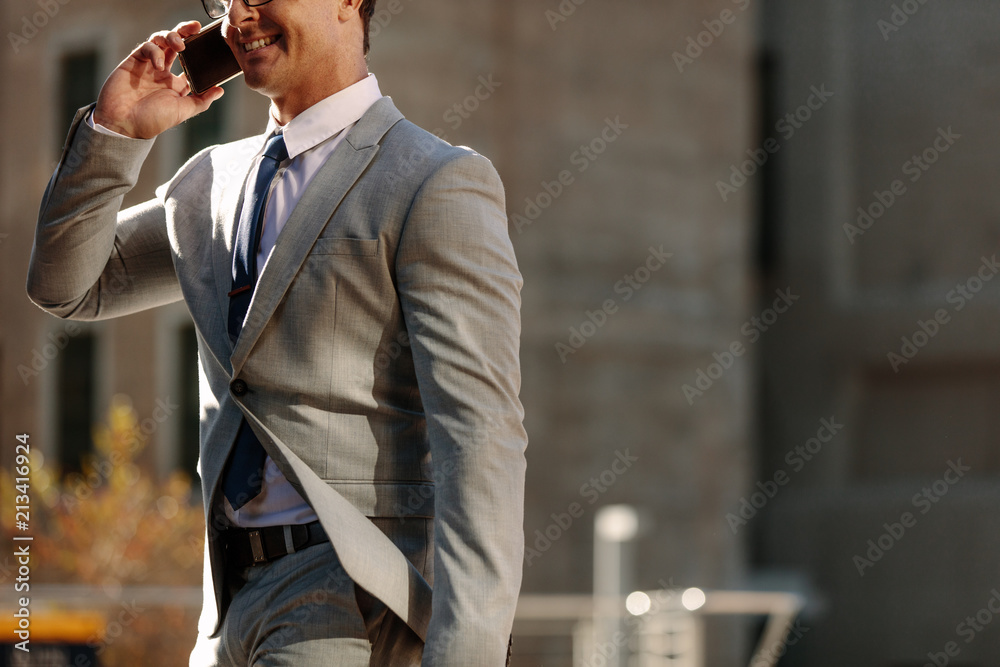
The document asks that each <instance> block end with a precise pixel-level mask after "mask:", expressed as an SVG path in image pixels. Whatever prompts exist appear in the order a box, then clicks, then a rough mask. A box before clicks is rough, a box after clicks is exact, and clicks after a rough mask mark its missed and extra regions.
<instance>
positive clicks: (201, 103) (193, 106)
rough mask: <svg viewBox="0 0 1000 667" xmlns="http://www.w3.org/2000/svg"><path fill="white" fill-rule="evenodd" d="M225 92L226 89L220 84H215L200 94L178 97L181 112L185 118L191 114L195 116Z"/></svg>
mask: <svg viewBox="0 0 1000 667" xmlns="http://www.w3.org/2000/svg"><path fill="white" fill-rule="evenodd" d="M225 93H226V91H225V90H224V89H223V88H222V87H221V86H215V87H213V88H209V89H208V90H206V91H205V92H203V93H202V94H200V95H195V94H193V93H192V94H191V95H187V96H185V97H182V98H181V99H180V104H181V113H182V115H183V116H184V118H185V120H186V119H188V118H191V117H192V116H197V115H198V114H200V113H202V112H203V111H205V110H206V109H208V107H210V106H212V103H213V102H215V101H216V100H218V99H219V98H221V97H222V96H223V95H224V94H225Z"/></svg>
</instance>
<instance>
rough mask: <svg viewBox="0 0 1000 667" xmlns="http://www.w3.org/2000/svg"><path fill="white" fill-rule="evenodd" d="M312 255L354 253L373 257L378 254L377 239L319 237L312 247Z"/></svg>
mask: <svg viewBox="0 0 1000 667" xmlns="http://www.w3.org/2000/svg"><path fill="white" fill-rule="evenodd" d="M312 254H313V255H356V256H360V257H374V256H375V255H377V254H378V239H344V238H326V237H320V238H319V239H317V240H316V244H315V245H314V246H313V249H312Z"/></svg>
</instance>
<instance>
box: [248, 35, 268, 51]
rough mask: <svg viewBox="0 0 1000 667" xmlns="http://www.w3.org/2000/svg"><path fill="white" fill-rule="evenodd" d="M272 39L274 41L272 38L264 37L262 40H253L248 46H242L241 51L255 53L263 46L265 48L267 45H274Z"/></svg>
mask: <svg viewBox="0 0 1000 667" xmlns="http://www.w3.org/2000/svg"><path fill="white" fill-rule="evenodd" d="M274 39H275V38H274V37H265V38H263V39H257V40H254V41H252V42H250V43H249V44H244V45H243V50H244V51H256V50H257V49H261V48H263V47H265V46H267V45H269V44H273V43H274Z"/></svg>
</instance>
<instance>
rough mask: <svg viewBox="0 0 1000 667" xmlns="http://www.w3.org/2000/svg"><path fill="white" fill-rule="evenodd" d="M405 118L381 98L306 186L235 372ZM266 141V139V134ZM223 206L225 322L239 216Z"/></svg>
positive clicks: (260, 292)
mask: <svg viewBox="0 0 1000 667" xmlns="http://www.w3.org/2000/svg"><path fill="white" fill-rule="evenodd" d="M402 119H403V114H401V113H400V112H399V110H398V109H396V106H395V105H394V104H393V103H392V100H391V99H390V98H388V97H383V98H382V99H380V100H379V101H377V102H376V103H375V104H373V105H372V106H371V108H370V109H368V111H367V112H365V114H364V115H363V116H362V117H361V119H360V120H359V121H358V122H357V124H356V125H355V126H354V127H353V128H351V130H350V131H349V132H348V134H347V136H346V137H345V139H344V141H343V143H341V144H340V146H338V147H337V148H336V150H334V152H333V154H332V155H331V156H330V159H329V160H328V161H327V163H326V164H325V165H324V166H323V167H322V168H321V169H320V171H319V172H318V173H317V174H316V176H315V177H314V178H313V180H312V182H311V183H310V184H309V187H308V188H306V191H305V193H303V195H302V198H301V199H300V200H299V202H298V203H297V204H296V206H295V208H294V210H293V211H292V213H291V215H290V216H289V218H288V222H286V223H285V226H284V228H283V229H282V230H281V234H280V235H279V236H278V241H277V242H276V243H275V246H274V249H273V250H272V251H271V256H270V258H269V259H268V261H267V264H266V265H265V267H264V270H263V271H262V272H261V275H260V277H259V279H258V281H257V287H256V289H255V290H254V295H253V300H252V301H251V302H250V308H249V310H248V311H247V319H246V322H245V323H244V325H243V330H242V332H241V333H240V337H239V339H238V340H237V341H236V346H235V349H233V352H232V356H231V358H230V361H231V363H232V374H233V377H235V376H236V375H237V374H238V373H239V371H240V369H241V368H242V366H243V364H244V363H245V362H246V359H247V356H248V355H249V353H250V350H251V349H253V346H254V344H255V343H256V342H257V340H258V339H259V338H260V334H261V332H262V331H263V329H264V326H265V325H266V324H267V321H268V320H269V319H270V318H271V316H272V315H273V314H274V311H275V309H276V308H277V306H278V304H279V303H280V302H281V299H282V297H283V296H284V295H285V292H286V291H287V290H288V287H289V286H290V285H291V283H292V280H294V278H295V276H296V274H297V273H298V271H299V269H300V267H301V266H302V263H303V262H304V261H305V259H306V257H307V256H308V255H309V251H310V250H311V248H312V246H313V244H314V243H315V242H316V238H317V237H318V236H319V235H320V232H322V231H323V228H324V227H325V226H326V224H327V222H329V220H330V218H331V217H333V213H334V211H336V209H337V207H338V206H339V205H340V202H341V201H342V200H343V198H344V196H345V195H346V194H347V192H348V191H349V190H350V189H351V187H352V186H353V185H354V183H355V182H356V181H357V180H358V178H359V177H360V176H361V174H362V173H363V172H364V170H365V168H366V167H367V166H368V165H369V164H370V163H371V161H372V160H373V159H374V158H375V155H376V153H378V149H379V142H380V141H381V140H382V137H384V136H385V134H386V132H388V131H389V129H390V128H391V127H392V126H393V125H395V124H396V123H398V122H399V121H400V120H402ZM261 140H262V141H263V137H262V138H261ZM242 197H243V194H242V192H241V193H240V195H239V197H238V200H237V205H236V207H235V211H238V210H239V202H240V201H241V200H242ZM220 211H224V212H225V215H227V216H228V218H227V219H225V220H221V221H219V222H220V223H221V225H222V228H223V231H224V235H225V243H223V244H215V248H216V253H215V257H214V263H215V275H216V281H217V285H216V289H217V294H218V296H219V302H220V304H221V306H222V312H221V313H220V314H219V316H220V317H221V318H222V320H223V321H225V320H226V318H227V317H228V309H229V296H228V294H229V290H230V289H231V288H232V248H233V236H234V235H235V227H236V215H235V211H233V209H232V208H231V207H229V206H225V205H223V206H222V207H220ZM230 214H231V215H230ZM224 328H225V327H223V329H224ZM226 339H227V340H226V344H227V345H231V344H230V343H229V341H228V336H227V337H226Z"/></svg>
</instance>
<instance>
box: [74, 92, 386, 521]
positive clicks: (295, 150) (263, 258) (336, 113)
mask: <svg viewBox="0 0 1000 667" xmlns="http://www.w3.org/2000/svg"><path fill="white" fill-rule="evenodd" d="M381 97H382V93H381V91H380V90H379V86H378V81H377V80H376V79H375V75H374V74H369V75H368V76H367V77H366V78H364V79H362V80H361V81H359V82H357V83H355V84H353V85H351V86H348V87H347V88H345V89H344V90H341V91H340V92H337V93H334V94H333V95H330V96H329V97H327V98H325V99H323V100H321V101H319V102H317V103H316V104H314V105H313V106H311V107H309V108H308V109H306V110H305V111H303V112H302V113H300V114H299V115H298V116H296V117H295V118H293V119H292V120H291V121H289V122H288V123H287V124H286V125H284V126H282V125H280V124H279V123H278V122H277V121H276V120H275V119H274V117H271V119H270V122H269V123H268V126H267V130H268V135H270V134H271V133H273V132H281V133H282V134H284V135H285V147H286V148H287V149H288V159H287V160H285V161H283V162H282V163H281V165H280V167H279V169H278V172H277V174H275V177H274V180H273V181H272V182H271V191H270V195H269V197H268V200H267V204H266V208H265V211H264V229H263V231H262V233H261V241H260V249H259V250H258V253H257V274H258V280H259V276H260V275H262V274H263V272H264V271H266V270H267V260H268V257H270V255H271V250H272V249H273V248H274V246H275V244H276V243H278V242H279V241H280V240H281V230H282V229H283V228H284V226H285V223H286V222H287V221H288V217H289V216H290V215H291V213H292V210H293V209H294V208H295V205H296V204H297V203H298V202H299V199H301V198H302V194H303V193H304V192H305V190H306V188H307V187H308V186H309V183H310V182H311V181H312V179H313V177H314V176H316V174H317V172H319V170H320V168H321V167H322V166H323V165H324V164H325V163H326V161H327V159H328V158H329V157H330V155H331V154H332V153H333V151H334V149H336V148H337V146H339V145H340V143H341V142H342V141H343V140H344V137H345V136H346V135H347V133H348V132H349V131H350V129H351V128H352V127H354V124H355V123H357V122H358V120H359V119H360V118H361V116H363V115H364V113H365V112H366V111H367V110H368V109H369V107H371V105H373V104H375V102H377V101H378V100H379V99H381ZM87 123H88V124H89V125H90V126H91V127H93V128H95V129H96V130H97V131H98V132H104V133H106V134H117V133H116V132H113V131H112V130H109V129H107V128H105V127H103V126H101V125H96V124H95V123H94V122H93V114H91V115H90V117H88V118H87ZM119 136H121V135H119ZM263 152H264V146H263V144H262V145H261V149H260V152H259V153H258V154H257V156H256V157H255V158H254V165H253V167H252V168H251V170H250V173H249V174H248V176H247V182H249V183H253V182H254V179H255V178H256V175H257V168H258V166H259V163H260V156H261V155H262V154H263ZM234 224H235V222H234ZM223 504H224V506H225V510H226V516H227V517H228V518H229V520H230V521H232V522H233V524H235V525H237V526H242V527H244V528H257V527H261V526H278V525H284V524H299V523H309V522H311V521H315V520H316V519H317V516H316V513H315V512H314V511H313V509H312V507H310V506H309V504H308V503H306V501H305V500H303V498H302V496H301V495H299V493H298V492H297V491H296V490H295V488H294V487H293V486H292V485H291V484H290V483H289V482H288V480H287V479H286V478H285V476H284V475H283V474H282V473H281V471H280V470H279V469H278V466H277V465H276V464H275V463H274V461H272V460H271V457H270V456H268V457H267V459H266V460H265V462H264V481H263V484H262V488H261V492H260V495H258V496H257V497H255V498H254V499H253V500H251V501H249V502H248V503H247V504H245V505H244V506H243V507H241V508H240V509H238V510H234V509H233V508H232V506H230V504H229V501H228V500H226V499H223Z"/></svg>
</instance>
